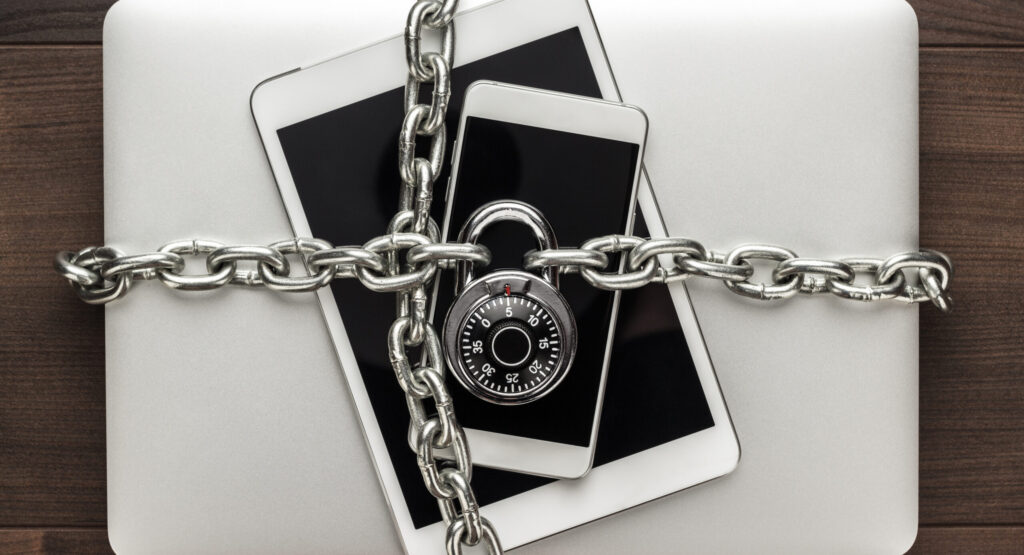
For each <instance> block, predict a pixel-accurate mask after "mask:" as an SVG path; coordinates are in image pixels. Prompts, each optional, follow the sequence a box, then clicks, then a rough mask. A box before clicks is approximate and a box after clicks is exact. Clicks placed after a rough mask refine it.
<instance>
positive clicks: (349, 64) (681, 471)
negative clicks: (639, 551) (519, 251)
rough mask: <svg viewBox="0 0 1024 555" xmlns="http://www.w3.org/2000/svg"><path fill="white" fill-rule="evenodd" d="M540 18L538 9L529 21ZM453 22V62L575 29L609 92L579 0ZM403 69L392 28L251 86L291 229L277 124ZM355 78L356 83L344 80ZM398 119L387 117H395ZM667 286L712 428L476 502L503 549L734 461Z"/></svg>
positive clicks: (333, 313)
mask: <svg viewBox="0 0 1024 555" xmlns="http://www.w3.org/2000/svg"><path fill="white" fill-rule="evenodd" d="M538 14H544V16H543V17H538ZM457 22H458V48H457V49H456V58H455V64H456V65H464V64H466V63H469V62H472V61H475V60H478V59H481V58H485V57H487V56H490V55H493V54H497V53H499V52H503V51H505V50H509V49H511V48H514V47H516V46H519V45H522V44H525V43H528V42H532V41H535V40H538V39H541V38H544V37H547V36H550V35H552V34H554V33H557V32H560V31H564V30H566V29H570V28H573V27H577V28H579V30H580V33H581V35H582V37H583V42H584V45H585V47H586V49H587V52H588V54H589V57H590V62H591V66H592V67H593V70H594V73H595V75H596V77H597V81H598V85H599V87H600V89H601V93H602V96H603V97H604V98H605V99H607V100H619V94H618V91H617V88H616V86H615V83H614V81H613V79H612V75H611V71H610V68H609V67H608V62H607V59H606V58H605V56H604V51H603V48H602V46H601V41H600V37H599V36H598V34H597V29H596V26H595V24H594V21H593V17H592V15H591V13H590V10H589V7H588V6H587V4H586V3H585V1H584V0H566V1H560V2H550V1H548V0H499V1H498V2H494V3H491V4H487V5H484V6H481V7H479V8H476V9H473V10H468V11H466V12H462V13H460V14H459V16H458V17H457ZM407 71H408V69H407V66H406V64H405V50H404V42H403V40H402V37H401V36H395V37H392V38H389V39H387V40H384V41H381V42H378V43H375V44H373V45H370V46H367V47H365V48H362V49H359V50H356V51H354V52H351V53H349V54H346V55H343V56H340V57H336V58H332V59H330V60H327V61H325V62H321V63H318V64H315V65H312V66H310V67H308V68H304V69H303V70H301V71H298V70H296V71H293V72H289V73H287V74H283V75H281V76H278V77H276V78H272V79H270V80H267V81H265V82H263V83H261V84H259V86H257V87H256V89H255V90H254V91H253V94H252V98H251V108H252V113H253V117H254V119H255V121H256V124H257V127H258V129H259V132H260V135H261V138H262V140H263V144H264V147H265V149H266V152H267V158H268V161H269V162H270V165H271V168H272V170H273V173H274V176H275V178H276V180H277V183H278V187H279V190H280V193H281V197H282V201H283V202H284V206H285V210H286V212H287V214H288V218H289V220H290V222H291V226H292V229H293V231H294V232H295V234H296V235H297V236H306V237H309V236H311V235H312V233H311V232H310V229H309V224H308V222H307V220H306V217H305V214H304V212H303V209H302V204H301V201H300V199H299V196H298V193H297V191H296V189H295V184H294V182H293V181H292V179H291V173H290V171H289V170H288V166H287V162H286V160H285V157H284V153H283V150H282V148H281V145H280V142H279V140H278V137H277V130H278V129H281V128H283V127H286V126H288V125H291V124H294V123H297V122H300V121H304V120H306V119H309V118H312V117H315V116H318V115H321V114H323V113H326V112H328V111H331V110H334V109H337V108H340V107H343V106H346V105H349V104H353V103H355V102H358V101H361V100H364V99H366V98H368V97H371V96H374V95H376V94H380V93H382V92H385V91H388V90H391V89H394V88H396V87H399V86H402V85H403V84H404V83H405V80H406V76H407ZM353 75H357V76H358V79H352V78H351V76H353ZM286 77H287V78H286ZM400 113H401V107H400V106H397V107H396V116H395V117H396V118H400ZM398 121H399V120H398V119H396V125H397V122H398ZM396 175H397V169H396ZM638 203H639V206H640V207H641V209H642V210H643V214H644V215H645V218H646V219H647V222H648V227H649V228H650V232H651V234H652V236H655V237H664V236H665V235H666V234H665V229H664V224H663V220H662V219H661V218H660V217H659V215H658V214H659V212H658V209H657V205H656V203H655V201H654V198H653V195H652V191H651V187H650V183H649V182H648V180H647V178H646V174H645V175H644V179H643V180H642V181H641V182H640V186H639V194H638ZM669 289H670V291H671V294H672V298H673V300H674V302H675V305H676V311H677V313H678V314H679V317H680V324H681V326H682V329H683V332H684V334H685V335H686V337H687V338H689V339H691V340H690V341H688V344H689V349H690V353H691V356H692V357H693V360H694V364H695V367H696V369H697V373H698V376H699V378H700V381H701V384H702V387H703V390H704V395H705V398H706V399H707V402H708V406H709V408H710V411H711V414H712V417H713V418H714V421H715V425H714V426H713V427H711V428H708V429H706V430H702V431H700V432H697V433H694V434H691V435H688V436H686V437H683V438H679V439H677V440H675V441H671V442H669V443H666V444H663V445H660V446H657V447H654V448H651V449H648V450H646V451H643V452H640V453H637V454H635V455H632V456H630V457H626V458H624V459H621V460H618V461H615V462H612V463H608V464H605V465H602V466H600V467H598V468H595V469H593V470H592V471H591V472H590V473H589V474H588V475H587V476H586V477H585V478H583V479H580V480H562V481H557V482H554V483H551V484H548V485H546V486H543V487H540V488H537V489H534V490H531V491H527V492H524V493H522V494H519V495H516V496H514V497H511V498H508V499H504V500H502V501H499V502H496V503H492V504H490V505H487V506H485V507H484V508H483V513H484V515H485V516H486V517H487V518H488V519H489V520H491V521H492V522H493V523H494V525H495V526H496V527H497V529H498V530H499V531H500V534H501V541H502V543H503V545H504V546H505V547H506V548H513V547H517V546H520V545H523V544H526V543H529V542H532V541H536V540H538V539H541V538H544V537H546V536H549V535H552V534H555V533H558V532H560V531H563V530H566V529H568V528H572V527H574V526H578V525H581V524H584V523H586V522H589V521H592V520H595V519H598V518H601V517H604V516H607V515H609V514H612V513H615V512H618V511H621V510H624V509H627V508H629V507H632V506H635V505H638V504H641V503H644V502H647V501H650V500H652V499H655V498H658V497H662V496H664V495H667V494H670V493H673V492H676V491H679V490H681V489H684V488H687V487H690V486H693V485H696V484H699V483H702V482H705V481H707V480H710V479H713V478H716V477H718V476H722V475H724V474H727V473H728V472H730V471H731V470H732V469H733V468H735V466H736V464H737V462H738V460H739V445H738V443H737V440H736V436H735V432H734V431H733V427H732V422H731V419H730V418H729V414H728V411H727V409H726V406H725V402H724V400H723V398H722V395H721V392H720V390H719V387H718V381H717V378H716V376H715V373H714V369H713V368H712V366H711V361H710V359H709V357H708V354H707V351H706V348H705V346H704V342H703V338H702V336H701V333H700V328H699V326H698V324H697V321H696V318H695V316H694V314H693V309H692V307H691V306H690V302H689V298H688V295H687V292H686V288H685V286H684V285H683V284H674V285H671V286H669ZM317 295H318V298H319V301H320V306H321V310H322V311H323V313H324V318H325V320H326V323H327V327H328V330H329V331H330V334H331V337H332V339H333V341H334V346H335V349H336V351H337V353H338V357H339V360H340V361H341V365H342V368H343V371H344V373H345V377H346V379H347V381H348V384H349V390H350V392H351V394H352V397H353V402H354V404H355V406H356V408H357V412H358V415H359V419H360V424H361V425H362V428H363V432H364V437H365V438H366V441H367V444H368V446H369V448H370V452H371V456H372V458H373V460H374V463H375V468H376V470H377V474H378V478H379V479H380V481H381V485H382V487H383V488H384V491H385V497H386V499H387V502H388V503H389V505H390V506H391V509H392V511H391V512H392V517H393V519H394V521H395V524H396V526H397V527H398V530H399V533H400V539H401V541H402V543H403V545H404V546H405V549H406V550H407V551H408V552H409V553H414V554H417V553H434V552H438V551H439V550H440V548H441V546H442V540H443V538H444V525H443V523H435V524H432V525H430V526H425V527H423V528H420V529H416V528H415V527H414V526H413V523H412V518H411V515H410V514H409V511H408V507H407V506H406V503H405V498H404V496H403V494H402V491H401V488H400V486H399V484H398V479H397V476H396V475H395V471H394V468H392V466H391V461H390V457H389V456H388V453H387V446H386V445H385V443H384V438H383V436H382V435H381V431H380V428H379V426H378V424H377V420H376V417H375V416H374V413H373V409H372V406H371V404H370V400H369V397H368V395H367V393H366V389H365V386H364V384H363V381H362V377H361V376H360V374H359V369H358V365H357V363H356V360H355V357H354V355H353V353H352V350H351V347H350V346H349V345H348V341H347V335H346V333H345V327H344V324H343V323H342V320H341V315H340V313H339V312H338V310H337V306H336V304H335V300H334V298H333V295H332V293H331V290H330V289H329V288H325V289H321V290H320V291H319V292H318V293H317ZM698 340H699V341H698ZM624 485H625V487H624Z"/></svg>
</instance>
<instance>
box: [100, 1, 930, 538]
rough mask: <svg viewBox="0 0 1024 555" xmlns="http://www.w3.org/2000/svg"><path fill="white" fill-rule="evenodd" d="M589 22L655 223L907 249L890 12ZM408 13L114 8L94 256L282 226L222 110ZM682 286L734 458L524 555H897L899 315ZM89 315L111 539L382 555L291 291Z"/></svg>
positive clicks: (910, 224) (341, 395)
mask: <svg viewBox="0 0 1024 555" xmlns="http://www.w3.org/2000/svg"><path fill="white" fill-rule="evenodd" d="M480 3H481V2H465V4H464V7H470V6H473V5H478V4H480ZM592 6H593V10H594V14H595V17H596V19H597V24H598V27H599V29H600V31H601V33H602V36H603V39H604V42H605V47H606V49H607V51H608V54H609V58H610V61H611V64H612V68H613V70H614V72H615V76H616V80H617V82H618V85H619V87H620V89H621V92H622V95H623V98H624V99H625V100H626V101H628V102H630V103H633V104H636V105H639V106H642V107H643V108H644V109H645V111H646V112H647V113H648V115H649V116H650V118H651V130H650V139H649V145H648V152H647V157H646V165H647V170H648V172H649V174H650V177H651V180H652V182H653V184H654V187H655V190H656V192H657V194H658V197H659V201H660V203H661V208H662V210H663V215H664V217H665V220H666V223H667V225H668V231H669V232H670V233H671V234H674V235H686V236H691V237H694V238H697V239H699V240H701V241H703V242H704V243H705V244H707V245H708V246H711V247H713V248H715V249H719V250H721V249H727V248H731V247H732V246H735V245H737V244H740V243H745V242H754V241H757V242H768V243H775V244H780V245H784V246H787V247H790V248H792V249H793V250H795V251H796V252H798V253H799V254H801V255H804V256H814V257H826V258H832V257H840V256H864V255H879V256H881V255H887V254H891V253H895V252H899V251H902V250H912V249H916V247H917V27H916V20H915V18H914V15H913V12H912V11H911V9H910V7H909V6H908V5H906V4H905V3H904V2H902V1H901V0H869V1H852V0H851V1H842V2H840V1H826V2H822V1H819V0H789V1H779V2H754V1H740V0H727V1H721V0H719V1H710V0H700V1H694V2H672V3H670V2H659V1H656V0H638V1H632V2H623V1H619V0H593V1H592ZM407 8H408V3H407V2H405V1H399V0H387V1H378V2H362V3H355V2H347V3H343V2H336V1H310V0H305V1H301V2H287V3H282V2H269V1H260V2H252V1H242V0H231V1H225V2H217V3H210V2H201V1H199V0H174V1H168V0H123V1H122V2H120V3H119V4H117V5H115V7H114V8H113V11H112V12H111V14H110V16H108V20H107V24H106V27H105V31H104V119H105V121H104V123H105V137H104V140H105V149H106V153H105V198H104V200H105V206H106V212H105V231H106V240H107V243H108V244H110V245H112V246H116V247H118V248H121V249H122V250H125V251H126V252H142V251H149V250H153V249H155V248H156V247H158V246H160V245H162V244H164V243H166V242H168V241H170V240H174V239H183V238H193V237H194V238H210V239H216V240H219V241H222V242H225V243H234V244H260V243H270V242H272V241H275V240H278V239H281V238H284V237H287V236H289V226H288V222H287V219H286V217H285V213H284V210H283V208H282V206H281V203H280V199H279V197H278V193H277V189H276V185H275V183H274V180H273V177H272V175H271V173H270V170H269V168H268V166H267V163H266V160H265V157H264V154H263V150H262V146H261V144H260V141H259V138H258V136H257V134H256V131H255V129H254V126H253V123H252V119H251V115H250V113H249V107H248V97H249V94H250V93H251V91H252V88H253V87H254V86H255V85H256V84H257V83H258V82H260V81H262V80H263V79H265V78H267V77H268V76H271V75H275V74H278V73H280V72H282V71H284V70H287V69H289V68H293V67H296V66H299V65H303V64H308V63H310V62H314V61H318V60H322V59H325V58H327V57H330V56H332V55H336V54H339V53H342V52H345V51H348V50H352V49H353V48H356V47H359V46H362V45H365V44H368V43H371V42H375V41H377V40H380V39H381V38H383V37H387V36H391V35H394V34H395V33H396V32H399V31H401V28H402V24H403V23H404V20H405V15H406V10H407ZM541 16H542V14H539V15H538V17H541ZM400 108H401V107H396V118H399V117H400V113H401V110H400ZM397 122H398V120H397V119H396V125H397ZM690 291H691V295H692V297H693V303H694V306H695V309H696V312H697V316H698V318H699V319H700V321H701V324H702V327H703V330H704V334H705V339H706V341H707V344H708V348H709V350H710V352H711V357H712V360H713V361H714V363H715V366H716V369H717V371H718V376H719V379H720V380H721V385H722V388H723V391H724V394H725V396H726V399H727V400H728V402H729V406H730V409H731V412H732V416H733V420H734V423H735V426H736V430H737V433H738V434H739V436H740V443H741V445H742V446H743V449H744V452H743V459H742V461H741V462H740V466H739V468H738V469H737V470H736V471H735V472H733V473H732V474H731V475H729V476H727V477H725V478H724V479H720V480H717V481H715V482H712V483H708V484H705V485H702V486H698V487H696V488H693V489H691V490H688V491H685V492H682V493H679V494H675V495H672V496H669V497H667V498H664V499H661V500H658V501H655V502H652V503H649V504H647V505H644V506H642V507H638V508H636V509H632V510H629V511H625V512H623V513H620V514H618V515H615V516H612V517H610V518H606V519H603V520H601V521H598V522H595V523H592V524H590V525H586V526H583V527H581V528H578V529H575V530H571V531H569V532H566V533H563V534H560V535H558V536H555V537H553V538H550V539H548V540H544V541H541V542H538V543H536V544H532V545H530V546H527V547H526V548H524V549H523V550H522V551H524V552H531V551H532V552H564V551H569V550H573V551H579V552H591V553H594V552H608V553H612V552H623V551H627V550H633V549H644V550H648V551H654V552H676V551H679V550H685V551H694V552H709V551H710V552H752V551H756V552H779V553H792V552H800V551H804V552H820V551H825V550H827V551H829V552H851V553H861V552H864V553H875V552H897V551H904V550H906V549H907V548H909V546H910V545H911V543H912V542H913V539H914V537H915V535H916V530H917V429H918V426H917V422H918V421H917V418H918V417H917V414H918V411H917V407H918V405H917V403H918V401H917V399H918V397H917V384H918V375H917V362H918V359H917V309H915V308H908V307H905V306H902V305H898V304H875V305H866V304H856V303H850V302H844V301H840V300H838V299H832V298H827V299H820V298H816V299H808V298H797V299H793V300H791V301H788V302H785V303H780V304H773V305H765V304H764V303H758V302H756V301H748V300H746V299H741V298H737V297H736V296H735V295H733V294H731V293H729V292H728V291H726V290H725V289H724V288H723V287H722V286H720V285H716V284H711V283H700V282H698V281H697V280H693V281H692V283H691V285H690ZM106 327H107V330H106V331H107V333H106V337H107V415H108V430H107V442H108V511H109V528H110V537H111V543H112V545H113V547H114V548H115V549H116V550H118V551H119V552H123V553H138V552H172V553H180V552H190V553H203V552H218V553H226V552H248V553H281V552H288V553H305V552H308V553H312V552H339V551H344V552H394V551H398V550H399V549H400V547H399V543H398V539H397V536H396V534H395V530H394V527H393V525H392V522H391V518H390V515H389V511H388V508H387V506H386V505H385V502H384V497H383V495H382V493H381V491H380V487H379V485H378V483H377V479H376V475H375V473H374V471H373V468H372V465H371V463H370V460H369V456H368V454H367V452H366V448H365V446H364V443H363V439H362V435H361V432H360V427H359V423H358V422H357V421H356V416H355V411H354V410H353V409H352V406H351V403H350V400H349V397H348V392H347V390H346V386H345V383H344V380H343V378H342V373H341V371H340V368H339V366H338V363H337V360H336V357H335V356H334V352H333V350H332V348H331V342H330V339H329V337H328V335H327V332H326V329H325V327H324V324H323V320H322V317H321V315H320V312H319V308H318V307H317V305H316V300H315V298H314V297H313V296H312V295H300V296H285V295H278V294H271V293H259V292H256V293H254V292H252V291H244V290H231V289H226V290H221V291H217V292H212V293H204V294H194V293H178V292H174V291H169V290H167V289H165V288H162V287H159V286H156V285H155V284H145V285H143V286H140V287H137V288H136V289H135V290H133V291H132V294H131V295H129V296H128V297H127V298H125V299H123V300H121V301H119V302H117V303H114V304H112V305H110V306H108V307H107V308H106ZM383 344H384V338H382V348H383ZM499 532H500V531H499ZM439 547H440V540H439Z"/></svg>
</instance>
